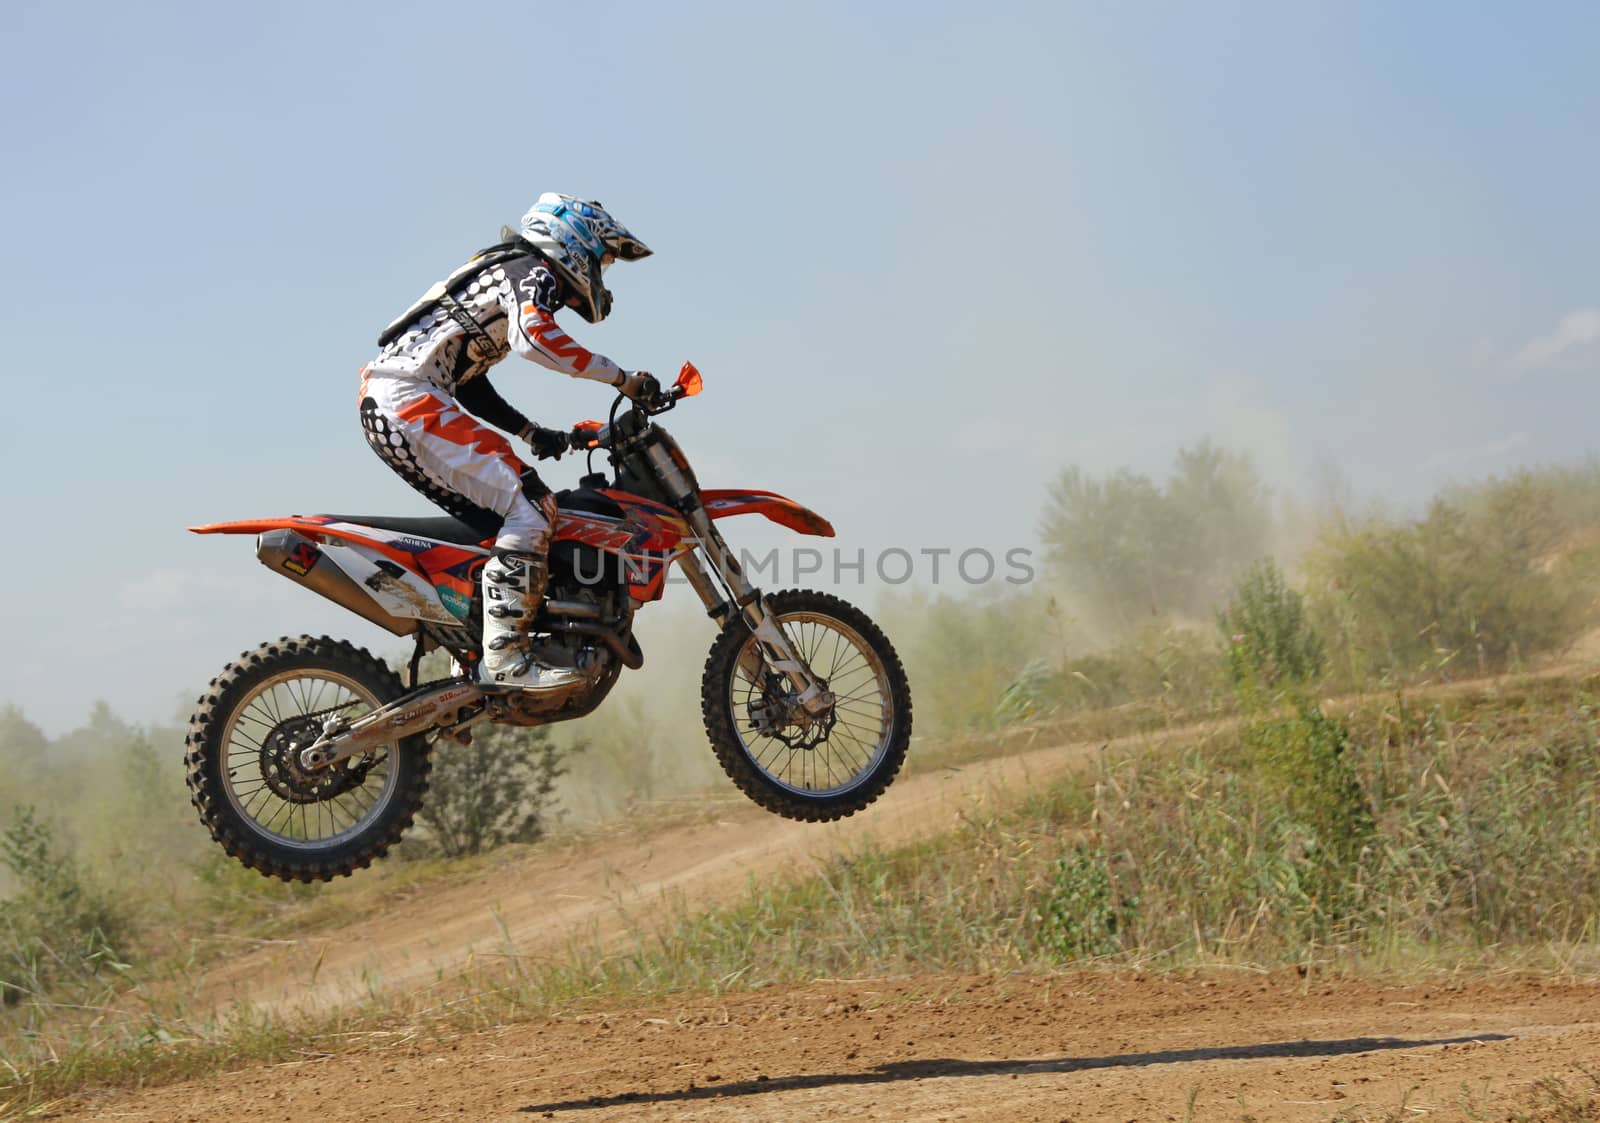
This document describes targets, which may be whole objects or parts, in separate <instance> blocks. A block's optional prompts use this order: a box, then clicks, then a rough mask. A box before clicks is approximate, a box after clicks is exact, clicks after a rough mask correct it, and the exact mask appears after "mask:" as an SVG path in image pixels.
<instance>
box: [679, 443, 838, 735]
mask: <svg viewBox="0 0 1600 1123" xmlns="http://www.w3.org/2000/svg"><path fill="white" fill-rule="evenodd" d="M652 451H655V450H654V449H652ZM669 466H670V462H669ZM657 470H658V471H659V470H660V466H659V465H658V466H657ZM674 471H676V469H674ZM687 517H688V520H689V526H690V528H691V529H693V531H694V532H695V537H696V538H697V539H698V541H699V549H698V550H696V551H694V552H691V553H688V554H685V555H684V556H683V558H682V559H681V560H680V561H679V563H678V564H679V565H680V566H682V568H683V572H684V575H685V576H686V577H688V578H689V584H690V586H692V587H693V589H694V591H695V593H696V594H698V595H699V597H700V600H701V601H702V602H704V604H705V606H706V611H707V612H708V613H709V614H710V615H711V618H712V619H713V620H715V621H717V622H718V623H719V624H722V625H724V626H726V624H727V623H728V620H729V619H730V618H731V617H732V615H733V613H734V612H738V613H739V614H740V615H741V616H743V617H744V621H745V623H746V624H748V625H749V627H750V632H751V634H752V635H754V636H755V639H756V644H757V648H758V650H755V651H747V652H746V653H745V654H744V655H743V656H741V664H740V665H741V666H743V667H744V670H745V672H746V673H747V674H749V675H750V677H751V679H752V681H756V682H759V681H760V680H761V670H762V663H763V662H765V664H766V666H767V667H768V668H769V669H771V670H774V671H777V672H778V673H779V674H781V675H783V676H784V677H785V678H786V679H788V680H789V685H790V686H791V687H792V688H793V689H794V692H795V701H796V702H798V703H799V704H800V706H801V707H802V708H803V709H804V710H805V711H806V713H807V714H809V715H810V716H811V717H813V718H820V717H824V716H826V715H827V713H828V711H830V710H831V709H832V708H833V695H832V693H830V692H829V691H828V690H827V688H826V687H825V686H824V685H823V683H822V682H821V680H819V679H818V678H817V676H816V675H815V674H813V673H812V670H811V667H810V666H809V665H808V664H807V663H806V661H805V660H804V659H802V658H801V657H800V653H799V651H798V650H797V649H796V648H795V645H794V643H793V641H792V640H790V639H789V637H788V635H786V634H785V633H784V630H783V625H782V624H780V623H779V622H778V618H777V617H776V616H774V615H773V614H772V613H771V612H770V611H768V609H767V605H766V601H765V600H764V599H763V597H762V596H761V590H760V589H758V588H756V587H755V586H754V585H752V584H750V581H749V579H748V578H746V577H745V575H744V569H743V568H742V567H741V566H740V565H739V560H738V559H737V558H735V557H734V556H733V551H731V550H729V549H728V544H727V542H726V541H724V540H723V537H722V535H721V534H719V533H718V532H717V528H716V527H715V526H714V525H713V524H712V522H711V516H709V515H707V514H706V511H705V508H704V507H702V506H700V504H699V503H698V502H696V503H695V505H694V507H693V508H692V509H691V510H690V511H688V512H687ZM702 554H703V555H704V557H705V560H704V561H702V560H701V555H702ZM707 563H709V567H710V568H709V569H708V568H707ZM713 572H714V573H715V574H716V577H717V578H718V579H720V580H721V583H722V586H723V588H725V589H726V590H727V595H726V596H724V595H723V590H722V589H719V588H718V587H717V581H716V579H713V577H712V573H713Z"/></svg>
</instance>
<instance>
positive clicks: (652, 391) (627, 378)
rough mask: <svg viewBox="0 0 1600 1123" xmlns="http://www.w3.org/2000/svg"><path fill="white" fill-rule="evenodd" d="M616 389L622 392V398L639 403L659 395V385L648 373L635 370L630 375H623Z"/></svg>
mask: <svg viewBox="0 0 1600 1123" xmlns="http://www.w3.org/2000/svg"><path fill="white" fill-rule="evenodd" d="M617 389H618V390H620V391H621V392H622V396H623V397H625V398H632V399H633V400H634V401H636V402H641V401H646V400H648V399H650V398H653V397H655V396H656V395H657V394H659V393H661V384H660V383H659V382H657V381H656V376H655V375H653V374H651V373H650V372H649V371H647V370H636V371H634V372H633V373H632V374H624V375H623V376H622V380H621V381H620V382H618V383H617Z"/></svg>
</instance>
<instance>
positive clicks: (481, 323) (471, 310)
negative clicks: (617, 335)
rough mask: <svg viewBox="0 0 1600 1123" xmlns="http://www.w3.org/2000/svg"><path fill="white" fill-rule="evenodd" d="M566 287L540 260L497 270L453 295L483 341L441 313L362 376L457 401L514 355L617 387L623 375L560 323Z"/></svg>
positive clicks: (420, 322)
mask: <svg viewBox="0 0 1600 1123" xmlns="http://www.w3.org/2000/svg"><path fill="white" fill-rule="evenodd" d="M560 286H561V283H560V281H559V280H558V279H557V278H556V276H555V274H554V273H553V272H551V270H550V268H549V266H547V265H546V264H545V263H544V261H543V260H542V259H541V258H540V257H539V256H538V254H535V253H531V252H530V253H526V254H521V255H519V256H517V257H513V258H511V259H509V260H507V261H502V262H500V263H498V264H495V265H491V266H489V267H488V268H485V269H483V270H482V271H480V272H479V273H477V274H476V275H475V276H473V277H472V278H471V279H470V280H468V281H465V282H463V283H460V284H458V285H457V286H456V287H455V288H453V289H452V290H451V292H450V295H451V296H452V297H453V298H454V299H455V303H456V305H457V306H458V307H459V308H460V309H461V310H462V311H463V312H464V313H466V314H467V315H469V316H471V317H472V319H473V321H475V322H476V324H477V325H478V327H479V328H480V329H482V331H481V334H479V333H471V334H469V332H468V330H467V328H466V327H465V326H464V325H463V324H461V323H460V322H458V320H457V319H455V318H454V317H452V316H451V315H450V313H449V311H447V310H446V309H445V308H443V307H440V306H435V307H434V308H433V309H431V310H430V311H427V312H424V313H422V314H421V315H419V316H418V317H417V318H416V320H414V321H413V322H412V323H411V324H409V325H407V327H406V329H405V330H404V331H403V332H402V333H401V334H400V335H398V336H397V337H395V338H394V339H393V340H392V341H391V342H390V343H389V344H388V345H387V346H386V347H384V348H383V350H382V351H380V352H378V356H377V357H376V358H375V359H373V360H372V362H370V363H369V364H367V366H366V367H365V368H363V374H368V373H370V374H373V375H386V376H388V377H390V378H400V379H408V380H414V381H417V382H426V383H430V384H432V385H433V386H435V387H437V388H439V389H441V390H443V391H445V392H446V393H447V394H454V393H455V392H456V389H457V388H458V387H459V386H460V385H461V384H462V383H465V382H469V381H471V380H472V379H474V378H476V377H478V376H479V375H481V374H482V373H483V372H484V371H486V370H488V369H489V367H491V366H493V365H494V364H495V363H497V362H499V361H500V360H501V359H503V358H504V357H505V356H506V355H507V354H509V353H510V352H512V351H515V352H516V353H517V354H519V355H521V356H522V357H523V358H525V359H531V360H533V361H534V362H536V363H538V364H540V365H541V366H546V367H549V368H550V369H551V370H555V371H560V372H561V373H562V374H566V375H571V376H572V377H574V378H588V379H592V380H594V381H596V382H605V383H608V384H611V383H615V382H616V381H617V380H618V379H619V377H620V376H621V375H622V373H623V371H622V368H621V367H619V366H618V365H617V364H616V363H614V362H612V361H611V360H610V359H608V358H606V357H605V356H604V355H597V354H595V353H594V352H593V351H590V350H588V349H587V348H585V347H583V346H582V345H581V344H579V343H578V342H577V341H576V340H574V339H573V338H572V337H571V336H570V335H568V334H567V333H566V332H565V331H564V330H563V329H562V328H561V326H560V325H559V324H557V323H556V321H555V315H554V313H555V312H556V310H557V309H559V308H560V307H561V300H560Z"/></svg>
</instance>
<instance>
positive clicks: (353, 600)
mask: <svg viewBox="0 0 1600 1123" xmlns="http://www.w3.org/2000/svg"><path fill="white" fill-rule="evenodd" d="M256 557H258V558H260V559H261V564H262V565H264V566H266V567H267V568H268V569H270V570H272V572H274V573H277V574H281V575H282V576H284V577H287V578H288V579H289V580H291V581H293V582H294V583H295V584H296V585H302V586H304V587H305V588H307V589H310V590H311V591H312V592H313V593H317V594H319V595H321V596H324V597H327V598H328V599H329V600H331V601H332V602H333V603H334V604H337V605H339V606H340V607H341V608H348V609H349V610H350V611H351V612H354V613H355V614H356V615H357V616H360V617H363V618H365V619H367V620H370V621H372V622H373V623H374V624H376V625H378V627H380V628H385V629H387V630H388V631H391V632H393V633H394V634H395V635H397V636H409V635H411V634H412V633H413V632H415V631H416V630H417V621H415V620H402V619H401V618H400V617H398V616H390V615H389V614H388V613H387V612H385V611H384V610H383V606H382V605H380V604H378V602H377V601H375V600H373V599H372V598H371V597H370V596H368V595H367V591H366V590H365V589H363V588H362V587H361V586H360V585H357V584H356V583H355V582H354V581H353V580H351V579H350V577H349V575H347V574H346V573H345V572H344V571H343V570H342V569H340V568H339V567H338V566H336V565H334V564H333V563H332V562H328V563H327V564H325V565H318V564H317V563H318V562H320V561H322V547H320V546H318V545H317V544H316V543H315V542H313V541H311V539H309V538H307V537H306V536H305V535H303V534H297V533H295V532H294V531H292V530H269V531H266V532H265V533H264V534H260V535H258V536H257V537H256Z"/></svg>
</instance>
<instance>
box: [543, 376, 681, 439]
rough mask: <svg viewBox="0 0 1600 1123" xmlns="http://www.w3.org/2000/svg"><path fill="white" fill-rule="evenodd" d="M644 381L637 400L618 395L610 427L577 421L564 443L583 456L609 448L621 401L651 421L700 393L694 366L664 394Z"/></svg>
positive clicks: (654, 383) (656, 384)
mask: <svg viewBox="0 0 1600 1123" xmlns="http://www.w3.org/2000/svg"><path fill="white" fill-rule="evenodd" d="M644 379H645V380H646V381H645V382H644V385H643V390H644V393H642V394H640V395H639V396H638V397H636V398H631V399H630V398H628V396H627V395H625V394H622V393H618V395H617V398H616V401H615V402H614V403H613V404H612V406H611V424H603V423H601V422H599V421H580V422H578V424H576V425H574V426H573V427H572V430H571V432H569V433H568V434H567V441H568V443H569V444H570V445H571V447H572V449H573V450H574V451H578V452H582V451H584V450H585V449H595V448H610V447H611V428H612V425H614V424H615V423H616V420H617V411H618V410H619V409H621V408H622V403H623V402H624V401H629V402H631V403H632V409H633V410H634V411H637V412H639V413H643V414H644V415H645V416H647V417H653V416H655V415H656V414H658V413H665V412H666V411H667V410H669V409H671V408H672V407H674V406H676V405H677V404H678V403H679V402H680V401H682V400H683V399H684V398H690V397H693V396H694V395H696V394H698V393H699V392H700V385H701V382H700V372H699V371H698V370H696V369H695V367H694V364H693V363H685V364H683V370H682V371H681V372H679V374H678V381H677V382H675V383H674V384H673V385H672V388H671V389H669V390H667V391H665V392H663V391H662V389H661V384H660V383H659V382H657V381H656V379H655V376H654V375H648V374H647V375H644Z"/></svg>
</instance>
